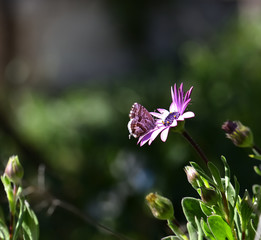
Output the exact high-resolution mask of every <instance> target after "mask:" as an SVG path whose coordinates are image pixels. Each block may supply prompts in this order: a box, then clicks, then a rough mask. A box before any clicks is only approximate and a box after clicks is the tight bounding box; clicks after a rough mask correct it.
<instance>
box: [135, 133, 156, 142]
mask: <svg viewBox="0 0 261 240" xmlns="http://www.w3.org/2000/svg"><path fill="white" fill-rule="evenodd" d="M152 131H153V130H151V131H149V132H148V133H146V134H144V135H142V136H140V137H139V141H138V142H137V144H139V143H140V142H142V141H144V140H147V139H150V136H151V134H152Z"/></svg>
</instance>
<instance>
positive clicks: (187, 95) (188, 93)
mask: <svg viewBox="0 0 261 240" xmlns="http://www.w3.org/2000/svg"><path fill="white" fill-rule="evenodd" d="M192 90H193V87H191V88H190V89H189V90H188V91H187V92H186V95H185V98H184V101H186V100H187V99H189V98H190V95H191V92H192Z"/></svg>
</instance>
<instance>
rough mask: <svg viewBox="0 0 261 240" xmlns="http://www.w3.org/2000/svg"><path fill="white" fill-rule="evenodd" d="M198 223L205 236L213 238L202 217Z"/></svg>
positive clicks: (212, 239)
mask: <svg viewBox="0 0 261 240" xmlns="http://www.w3.org/2000/svg"><path fill="white" fill-rule="evenodd" d="M200 224H201V228H202V230H203V232H204V234H205V236H206V237H207V238H209V239H211V240H215V237H214V236H213V234H212V232H211V230H210V229H209V226H208V225H207V223H206V222H205V221H204V220H203V219H201V222H200Z"/></svg>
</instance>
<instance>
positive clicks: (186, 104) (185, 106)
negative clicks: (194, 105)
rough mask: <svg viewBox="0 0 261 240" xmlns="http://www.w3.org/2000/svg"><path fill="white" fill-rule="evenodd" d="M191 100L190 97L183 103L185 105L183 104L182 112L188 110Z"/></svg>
mask: <svg viewBox="0 0 261 240" xmlns="http://www.w3.org/2000/svg"><path fill="white" fill-rule="evenodd" d="M190 101H191V98H189V99H188V100H187V101H186V102H184V103H183V105H182V106H181V109H180V113H181V114H183V113H184V111H185V110H186V108H187V106H188V104H189V102H190Z"/></svg>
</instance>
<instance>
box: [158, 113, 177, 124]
mask: <svg viewBox="0 0 261 240" xmlns="http://www.w3.org/2000/svg"><path fill="white" fill-rule="evenodd" d="M179 116H180V113H179V112H172V113H170V114H169V115H168V116H167V117H166V118H165V120H164V121H162V123H163V125H164V126H170V125H171V124H172V123H173V121H174V120H176V119H178V118H179Z"/></svg>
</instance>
